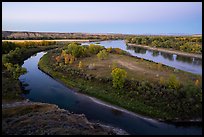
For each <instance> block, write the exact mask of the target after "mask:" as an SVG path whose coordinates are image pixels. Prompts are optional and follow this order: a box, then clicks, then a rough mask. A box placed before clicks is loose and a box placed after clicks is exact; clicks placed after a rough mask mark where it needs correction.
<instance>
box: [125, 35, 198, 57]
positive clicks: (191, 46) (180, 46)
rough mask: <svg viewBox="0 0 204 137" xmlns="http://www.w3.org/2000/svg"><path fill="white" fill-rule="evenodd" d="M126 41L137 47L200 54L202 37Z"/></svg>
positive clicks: (149, 37) (128, 39) (148, 37)
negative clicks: (169, 49)
mask: <svg viewBox="0 0 204 137" xmlns="http://www.w3.org/2000/svg"><path fill="white" fill-rule="evenodd" d="M126 41H127V42H128V43H132V44H138V45H148V46H152V47H161V48H172V49H175V50H180V51H185V52H191V53H202V37H190V36H189V37H187V36H186V37H176V36H135V37H127V38H126Z"/></svg>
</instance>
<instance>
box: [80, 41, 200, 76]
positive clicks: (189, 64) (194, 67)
mask: <svg viewBox="0 0 204 137" xmlns="http://www.w3.org/2000/svg"><path fill="white" fill-rule="evenodd" d="M90 43H96V42H90ZM90 43H82V45H87V44H90ZM100 45H102V46H104V47H106V48H109V47H112V48H121V49H122V50H125V51H128V52H129V53H130V54H131V55H133V56H137V57H140V58H144V59H147V60H151V61H154V62H157V63H161V64H164V65H167V66H170V67H174V68H176V69H180V70H183V71H187V72H191V73H194V74H199V75H202V59H199V58H194V57H187V56H181V55H176V54H169V53H165V52H160V51H153V50H149V49H145V48H141V47H130V46H126V43H125V41H124V40H112V41H101V42H100Z"/></svg>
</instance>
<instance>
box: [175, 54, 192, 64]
mask: <svg viewBox="0 0 204 137" xmlns="http://www.w3.org/2000/svg"><path fill="white" fill-rule="evenodd" d="M176 60H177V61H182V62H187V63H192V62H193V58H190V57H186V56H180V55H177V56H176Z"/></svg>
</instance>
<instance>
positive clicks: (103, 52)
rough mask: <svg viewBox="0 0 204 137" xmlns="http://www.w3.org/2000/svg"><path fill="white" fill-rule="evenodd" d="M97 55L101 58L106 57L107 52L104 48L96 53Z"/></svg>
mask: <svg viewBox="0 0 204 137" xmlns="http://www.w3.org/2000/svg"><path fill="white" fill-rule="evenodd" d="M97 57H98V58H99V59H101V60H103V59H107V58H108V52H107V51H106V50H102V51H100V52H99V53H98V54H97Z"/></svg>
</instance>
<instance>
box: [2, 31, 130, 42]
mask: <svg viewBox="0 0 204 137" xmlns="http://www.w3.org/2000/svg"><path fill="white" fill-rule="evenodd" d="M125 36H128V35H123V34H96V33H95V34H89V33H57V32H23V31H2V39H12V40H13V39H102V40H103V39H104V40H106V39H123V38H124V37H125Z"/></svg>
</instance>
